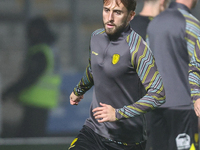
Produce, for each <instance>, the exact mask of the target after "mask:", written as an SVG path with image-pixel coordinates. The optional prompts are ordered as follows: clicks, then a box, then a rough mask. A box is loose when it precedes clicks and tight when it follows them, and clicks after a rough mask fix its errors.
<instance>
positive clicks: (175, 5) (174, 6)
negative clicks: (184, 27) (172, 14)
mask: <svg viewBox="0 0 200 150" xmlns="http://www.w3.org/2000/svg"><path fill="white" fill-rule="evenodd" d="M169 8H177V9H178V8H180V9H183V10H186V11H188V12H189V13H191V11H190V9H189V8H188V7H187V6H185V5H183V4H181V3H177V2H171V4H170V5H169Z"/></svg>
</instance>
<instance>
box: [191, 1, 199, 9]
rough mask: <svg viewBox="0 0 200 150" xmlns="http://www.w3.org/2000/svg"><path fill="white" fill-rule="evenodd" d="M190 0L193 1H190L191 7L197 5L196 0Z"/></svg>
mask: <svg viewBox="0 0 200 150" xmlns="http://www.w3.org/2000/svg"><path fill="white" fill-rule="evenodd" d="M192 1H193V2H192V8H195V7H196V5H197V2H198V0H192Z"/></svg>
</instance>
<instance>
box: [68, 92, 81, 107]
mask: <svg viewBox="0 0 200 150" xmlns="http://www.w3.org/2000/svg"><path fill="white" fill-rule="evenodd" d="M69 98H70V104H71V105H78V103H79V102H80V101H81V99H83V95H81V96H76V95H75V94H74V92H72V93H71V95H70V97H69Z"/></svg>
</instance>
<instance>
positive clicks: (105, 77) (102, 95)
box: [69, 0, 165, 150]
mask: <svg viewBox="0 0 200 150" xmlns="http://www.w3.org/2000/svg"><path fill="white" fill-rule="evenodd" d="M135 8H136V0H103V25H104V28H102V29H98V30H96V31H94V32H93V34H92V36H91V41H90V49H89V53H90V54H89V64H88V66H87V68H86V71H85V73H84V75H83V77H82V79H81V80H80V81H79V83H78V84H77V86H76V87H75V88H74V90H73V92H72V93H71V95H70V104H71V105H78V104H79V102H80V101H81V99H83V95H84V93H86V92H87V91H88V90H89V89H90V88H91V87H92V86H94V91H93V92H94V95H93V100H92V103H91V107H90V117H89V118H88V119H87V120H86V121H85V124H84V126H83V128H82V129H81V131H80V133H79V134H78V136H77V137H76V138H75V139H74V141H73V142H72V143H71V145H70V147H69V150H85V149H88V150H93V149H98V150H100V149H103V150H119V149H120V150H121V149H126V150H133V149H134V150H144V149H145V145H146V144H145V143H146V122H145V117H144V114H145V113H146V112H148V111H151V110H152V109H155V108H157V107H159V106H160V105H162V104H163V103H164V102H165V92H164V87H163V84H162V78H161V76H160V75H159V72H158V70H157V67H156V64H155V60H154V57H153V55H152V52H151V50H150V49H149V47H148V45H147V44H146V42H145V41H144V40H143V39H142V37H141V36H140V35H138V34H137V33H136V32H135V31H133V30H132V29H131V27H130V21H131V20H132V19H133V18H134V16H135ZM141 83H142V84H143V85H144V87H145V89H146V91H147V93H146V95H144V96H143V97H141V94H142V90H141V87H140V85H141Z"/></svg>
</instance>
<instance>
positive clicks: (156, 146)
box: [145, 108, 171, 150]
mask: <svg viewBox="0 0 200 150" xmlns="http://www.w3.org/2000/svg"><path fill="white" fill-rule="evenodd" d="M165 111H166V109H164V108H158V109H155V110H153V111H151V112H148V113H149V114H148V115H147V117H149V118H148V122H147V128H148V130H149V133H148V138H147V145H146V149H145V150H171V149H168V147H167V146H168V138H169V134H170V133H169V132H170V131H168V127H167V120H166V118H165V117H164V113H165Z"/></svg>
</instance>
